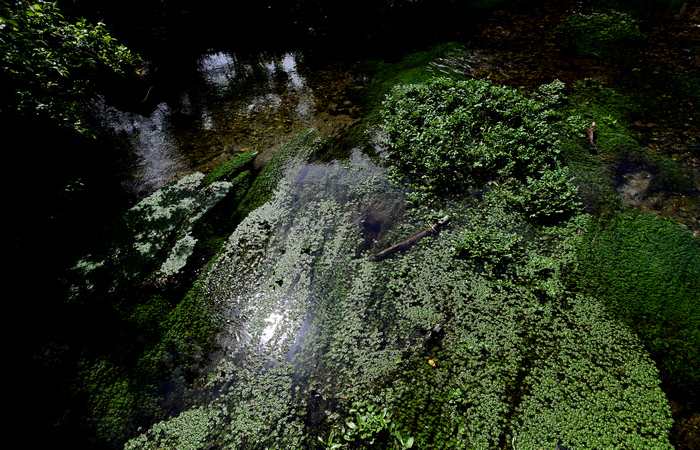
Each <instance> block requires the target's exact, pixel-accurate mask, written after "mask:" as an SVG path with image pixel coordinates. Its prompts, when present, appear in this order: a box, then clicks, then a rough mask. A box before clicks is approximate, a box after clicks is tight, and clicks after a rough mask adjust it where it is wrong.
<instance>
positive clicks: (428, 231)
mask: <svg viewBox="0 0 700 450" xmlns="http://www.w3.org/2000/svg"><path fill="white" fill-rule="evenodd" d="M451 219H452V218H451V217H450V216H445V217H443V218H442V219H440V221H438V222H437V223H436V224H435V225H430V224H428V225H429V226H430V228H426V229H425V230H423V231H421V232H420V233H418V234H416V235H415V236H411V237H410V238H408V239H406V240H405V241H401V242H399V243H398V244H396V245H392V246H391V247H389V248H386V249H384V250H382V251H381V252H379V253H377V254H376V255H374V256H371V257H370V258H369V260H370V261H381V260H382V259H384V258H385V257H387V256H389V255H390V254H392V253H395V252H397V251H399V250H402V249H405V248H408V247H410V246H412V245H413V244H415V243H416V242H418V241H420V240H421V239H423V238H424V237H426V236H428V235H429V234H431V233H437V231H438V230H439V229H440V228H442V227H444V226H445V225H447V223H448V222H449V221H450V220H451Z"/></svg>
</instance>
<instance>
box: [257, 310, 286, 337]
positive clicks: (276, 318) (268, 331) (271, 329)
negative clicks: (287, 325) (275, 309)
mask: <svg viewBox="0 0 700 450" xmlns="http://www.w3.org/2000/svg"><path fill="white" fill-rule="evenodd" d="M283 318H284V315H282V314H277V313H272V314H270V315H269V316H268V317H267V318H266V319H265V322H267V323H269V325H268V326H266V327H265V329H264V330H263V334H262V337H261V338H260V344H265V343H267V342H268V341H269V340H270V339H272V336H274V335H275V330H276V329H277V326H278V325H279V324H280V323H281V322H282V319H283Z"/></svg>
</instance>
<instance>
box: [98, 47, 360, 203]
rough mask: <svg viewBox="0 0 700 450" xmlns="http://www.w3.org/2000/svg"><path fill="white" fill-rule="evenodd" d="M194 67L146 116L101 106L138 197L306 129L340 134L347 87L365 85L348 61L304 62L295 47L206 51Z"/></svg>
mask: <svg viewBox="0 0 700 450" xmlns="http://www.w3.org/2000/svg"><path fill="white" fill-rule="evenodd" d="M194 67H195V68H196V69H195V70H193V71H192V73H190V74H188V75H187V76H184V75H183V77H182V79H181V80H179V82H178V83H176V84H174V85H173V86H170V87H169V88H168V92H167V95H165V96H164V97H165V98H167V100H163V101H161V102H160V103H159V104H158V105H157V107H156V108H155V109H154V110H153V111H152V113H151V114H150V115H148V116H144V115H140V114H137V113H133V112H126V111H120V110H118V109H116V108H114V107H111V106H108V105H101V111H102V120H103V121H104V122H105V123H106V124H107V126H108V128H111V129H112V130H113V131H114V132H115V133H116V134H117V135H119V136H121V137H122V138H123V139H121V141H122V142H124V143H125V147H126V148H124V150H125V151H126V153H127V154H128V155H129V156H128V158H127V159H128V164H127V168H126V169H125V170H126V173H125V177H124V178H125V181H124V182H123V188H124V190H125V191H126V192H127V193H128V194H130V195H132V196H134V197H136V198H143V197H145V196H147V195H149V194H151V193H152V192H154V191H155V190H157V189H159V188H161V187H163V186H165V185H167V184H168V183H169V182H171V181H174V180H176V179H179V178H181V177H182V176H185V175H188V174H191V173H193V172H204V173H208V172H210V171H212V170H213V169H214V168H216V167H217V166H218V165H220V164H222V163H224V162H226V161H227V160H229V159H230V158H232V157H234V156H236V155H237V154H239V153H240V152H242V151H245V150H247V149H251V148H253V149H257V150H258V151H260V152H261V154H265V153H268V154H269V153H270V152H271V151H274V149H275V148H276V147H277V146H279V145H280V144H281V143H283V142H284V141H286V140H287V139H289V138H290V137H291V136H293V135H294V134H296V133H298V132H299V131H301V130H303V129H306V128H316V129H318V130H319V131H321V132H323V133H325V134H329V135H333V134H337V133H340V132H342V131H343V130H345V129H346V128H347V127H348V126H350V125H352V124H353V123H354V122H355V121H356V116H357V112H358V111H357V108H355V107H354V105H353V104H352V102H351V101H350V100H349V99H348V92H356V90H357V89H361V88H362V85H363V84H364V79H363V77H358V76H356V75H355V74H353V73H352V67H350V66H349V65H343V64H335V65H327V66H324V67H315V68H310V67H309V66H308V65H305V64H304V61H303V56H302V55H300V54H296V53H287V54H283V55H280V56H259V57H255V58H247V59H242V58H239V57H237V56H236V55H235V54H232V53H228V52H210V53H206V54H204V55H202V56H201V57H200V58H199V59H198V60H197V61H196V63H195V64H194ZM319 94H320V95H319ZM150 95H154V96H155V95H156V94H150Z"/></svg>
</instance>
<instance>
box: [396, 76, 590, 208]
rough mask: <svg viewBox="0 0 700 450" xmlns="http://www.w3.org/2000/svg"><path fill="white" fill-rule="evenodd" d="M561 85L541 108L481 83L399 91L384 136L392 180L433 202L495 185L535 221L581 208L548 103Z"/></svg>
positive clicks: (443, 81)
mask: <svg viewBox="0 0 700 450" xmlns="http://www.w3.org/2000/svg"><path fill="white" fill-rule="evenodd" d="M562 89H563V83H561V82H555V83H553V84H552V85H551V86H548V87H545V88H543V90H542V92H541V93H540V96H541V97H542V98H543V99H545V100H546V103H541V102H538V101H535V100H528V99H526V98H525V97H523V96H522V94H521V93H519V92H518V91H516V90H514V89H510V88H507V87H502V86H498V85H495V84H493V83H491V82H489V81H484V80H454V79H448V78H436V79H432V80H429V81H428V82H426V83H424V84H418V85H408V86H401V87H399V88H396V89H395V90H394V92H393V93H392V95H391V96H390V97H389V99H388V100H387V101H386V103H385V105H384V106H385V107H384V110H383V120H384V121H383V130H384V131H385V133H386V136H387V138H386V145H387V151H388V159H389V162H390V164H391V170H392V175H393V176H394V177H395V178H396V179H397V180H401V181H404V182H406V183H407V184H409V185H410V186H412V187H413V188H415V189H416V190H417V191H418V192H422V193H426V194H428V195H429V196H444V195H447V194H449V195H459V194H466V193H468V192H470V190H472V189H478V188H482V187H483V186H484V185H485V184H486V183H489V182H490V183H493V184H494V185H496V186H499V188H501V189H502V190H503V192H502V194H503V195H505V196H506V197H507V198H508V201H509V202H510V203H511V204H512V206H514V207H515V208H517V209H519V210H521V211H522V212H524V213H525V214H527V215H528V216H529V217H531V218H533V219H535V220H542V219H546V220H551V219H553V218H562V217H566V216H567V215H568V214H570V213H572V212H574V211H575V210H576V209H577V208H578V206H579V205H578V203H577V201H576V189H575V187H574V186H573V185H572V184H571V183H570V181H569V178H570V177H569V175H568V172H567V170H566V169H565V168H563V167H561V166H560V165H559V163H558V160H557V158H558V153H559V143H558V140H557V134H556V132H555V130H554V128H553V127H552V126H551V125H552V122H553V117H554V113H553V112H552V111H551V110H550V109H548V107H547V106H545V105H547V103H552V102H556V101H557V98H558V97H559V96H561V91H562Z"/></svg>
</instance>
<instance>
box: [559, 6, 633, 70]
mask: <svg viewBox="0 0 700 450" xmlns="http://www.w3.org/2000/svg"><path fill="white" fill-rule="evenodd" d="M557 30H558V31H559V32H561V33H563V34H564V35H566V36H567V37H568V38H569V39H571V41H572V42H573V44H574V46H575V48H576V50H577V51H578V52H579V53H581V54H583V55H591V56H598V57H601V58H625V59H627V58H628V57H629V54H630V49H631V48H632V47H633V46H634V44H636V43H637V42H638V41H640V40H641V39H642V38H643V37H644V36H643V34H642V32H641V30H640V29H639V25H637V22H636V21H635V20H634V19H633V18H632V17H631V16H629V15H628V14H625V13H620V12H616V11H611V12H610V13H601V12H594V13H592V14H572V15H570V16H568V17H567V18H566V19H564V21H563V22H562V23H561V24H559V25H558V26H557Z"/></svg>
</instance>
